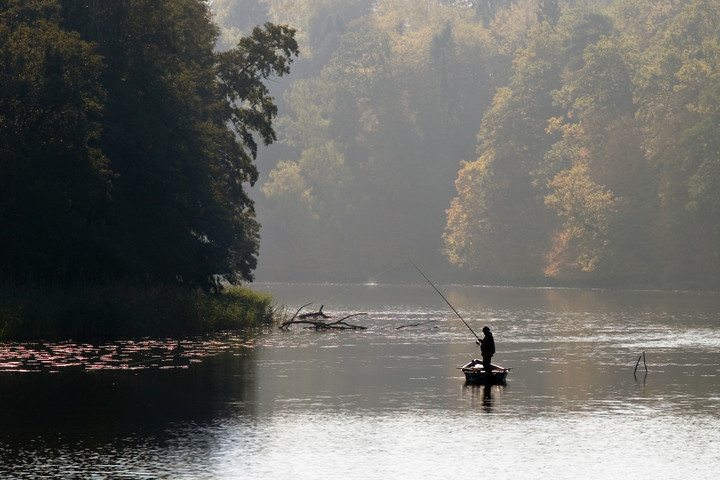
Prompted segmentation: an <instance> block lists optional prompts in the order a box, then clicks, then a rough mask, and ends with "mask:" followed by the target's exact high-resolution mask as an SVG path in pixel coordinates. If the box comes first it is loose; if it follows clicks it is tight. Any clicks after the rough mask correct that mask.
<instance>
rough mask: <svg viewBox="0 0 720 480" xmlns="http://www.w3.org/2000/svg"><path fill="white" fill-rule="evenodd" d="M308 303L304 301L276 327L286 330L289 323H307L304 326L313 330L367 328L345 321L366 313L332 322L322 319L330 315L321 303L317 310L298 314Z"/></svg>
mask: <svg viewBox="0 0 720 480" xmlns="http://www.w3.org/2000/svg"><path fill="white" fill-rule="evenodd" d="M308 305H311V304H310V303H306V304H305V305H303V306H302V307H300V308H299V309H298V311H297V312H295V315H293V316H292V318H291V319H290V320H288V321H286V322H283V323H282V324H281V325H280V327H278V328H279V329H280V330H288V329H289V328H290V325H308V326H307V327H306V328H314V329H315V330H367V327H363V326H362V325H351V324H349V323H347V322H345V320H347V319H348V318H352V317H356V316H358V315H367V313H354V314H352V315H347V316H345V317H343V318H341V319H340V320H335V321H334V322H326V321H324V320H326V319H331V318H332V317H331V316H329V315H326V314H325V313H323V311H322V309H323V307H324V305H322V306H321V307H320V309H319V310H318V311H317V312H310V313H305V314H302V315H300V316H298V313H300V310H302V309H303V308H305V307H307V306H308Z"/></svg>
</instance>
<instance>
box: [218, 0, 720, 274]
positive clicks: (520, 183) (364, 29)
mask: <svg viewBox="0 0 720 480" xmlns="http://www.w3.org/2000/svg"><path fill="white" fill-rule="evenodd" d="M232 1H233V0H224V1H223V2H222V3H224V4H228V3H232ZM263 3H264V4H265V5H267V14H268V15H269V17H270V18H271V19H273V20H274V21H277V20H281V19H282V20H288V19H292V21H293V22H294V23H295V24H296V25H298V28H299V33H298V38H300V39H301V42H300V43H301V49H302V50H303V52H306V53H307V55H306V59H312V60H305V62H306V63H304V64H303V65H302V67H301V68H299V70H300V71H302V75H301V76H299V77H295V78H294V79H293V81H292V82H290V84H289V85H288V89H287V91H286V94H285V96H284V102H285V107H286V109H285V111H286V112H287V114H286V115H285V116H283V117H282V118H280V119H279V122H278V138H279V139H280V140H281V141H282V147H281V148H276V149H275V150H273V151H274V152H277V158H274V159H272V160H271V161H270V162H269V163H270V167H266V170H265V176H263V177H261V179H262V180H261V183H262V191H263V193H264V197H259V198H258V205H259V208H260V209H262V216H263V218H264V224H265V228H266V230H265V232H266V234H265V242H264V244H263V248H267V250H266V252H268V256H267V257H265V258H266V259H268V260H263V262H266V263H264V264H265V265H267V267H265V268H266V270H265V273H266V274H267V275H268V277H271V278H286V279H291V278H298V277H299V278H304V279H308V278H312V279H328V278H330V279H333V280H343V279H353V280H366V279H367V278H368V277H369V276H370V275H371V274H373V273H376V272H378V271H381V270H383V268H384V266H386V265H388V264H390V263H392V262H393V261H397V260H398V259H401V258H404V257H406V256H408V255H410V256H417V257H423V258H424V259H425V261H427V262H429V263H431V265H432V268H436V269H440V268H442V267H443V264H444V260H443V259H442V254H444V255H445V259H446V260H449V262H450V264H451V265H455V266H459V267H461V270H454V271H451V270H447V271H448V272H451V273H452V274H453V275H455V277H450V278H462V279H471V280H473V281H479V282H488V283H510V284H517V283H522V284H547V283H551V284H555V283H566V284H578V283H580V284H593V285H618V286H621V285H625V286H628V285H632V286H638V285H639V286H672V287H692V288H717V287H718V286H720V273H718V272H720V253H718V249H717V245H718V244H720V243H719V242H720V237H719V235H720V228H719V227H718V225H720V222H718V212H719V211H720V209H719V208H718V205H719V204H718V201H719V200H720V197H719V196H718V194H717V192H718V191H720V189H718V182H719V178H720V177H719V176H718V172H719V171H720V169H718V168H717V163H718V162H717V158H718V155H720V150H719V149H718V141H717V138H718V135H717V133H718V132H717V125H718V123H717V116H718V109H717V108H716V105H717V100H718V91H720V90H718V82H717V79H718V72H719V71H720V65H719V64H718V58H720V56H719V55H718V51H719V50H718V45H719V38H718V31H720V29H718V26H719V25H718V23H717V22H718V18H720V2H718V1H717V0H690V1H687V2H677V1H673V0H663V1H655V0H637V1H636V0H596V1H589V2H576V1H554V0H553V1H550V0H545V1H539V0H507V1H499V2H489V3H488V2H452V1H437V0H424V1H419V2H406V1H401V0H382V1H370V0H365V1H363V0H356V1H351V0H347V1H343V2H338V5H341V7H338V9H337V10H335V11H332V10H330V9H328V8H326V6H327V2H318V1H308V0H283V1H281V0H266V1H264V2H263ZM322 19H324V21H323V20H322ZM453 181H454V186H453Z"/></svg>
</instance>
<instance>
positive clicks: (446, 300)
mask: <svg viewBox="0 0 720 480" xmlns="http://www.w3.org/2000/svg"><path fill="white" fill-rule="evenodd" d="M408 261H409V262H410V263H411V264H412V266H413V267H415V269H416V270H417V271H418V272H420V275H422V276H423V278H424V279H425V280H427V282H428V283H429V284H430V286H431V287H433V288H434V289H435V291H436V292H437V293H438V295H440V296H441V297H442V299H443V300H445V303H447V304H448V307H450V308H452V311H453V312H455V315H457V316H458V318H459V319H460V320H462V322H463V323H464V324H465V326H466V327H467V328H468V330H470V332H472V334H473V335H475V338H476V339H477V340H476V341H475V343H476V344H477V345H480V342H481V341H482V340H480V337H478V336H477V333H475V331H474V330H473V329H472V328H470V325H468V323H467V322H466V321H465V319H464V318H463V317H462V316H461V315H460V314H459V313H458V311H457V310H455V307H453V306H452V304H451V303H450V302H448V299H447V298H445V295H443V294H442V293H441V292H440V290H438V288H437V287H436V286H435V284H434V283H433V282H431V281H430V279H429V278H428V277H427V275H425V274H424V273H423V271H422V270H420V267H418V266H417V265H415V262H413V261H412V260H410V259H409V258H408Z"/></svg>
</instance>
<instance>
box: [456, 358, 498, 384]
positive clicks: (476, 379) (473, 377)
mask: <svg viewBox="0 0 720 480" xmlns="http://www.w3.org/2000/svg"><path fill="white" fill-rule="evenodd" d="M459 368H460V370H462V372H463V373H464V374H465V381H466V382H467V383H480V384H490V385H504V384H505V382H506V380H507V376H508V373H510V369H509V368H505V367H502V366H500V365H495V364H492V373H491V374H490V375H487V374H486V373H485V369H484V368H483V364H482V360H477V359H474V360H471V361H470V362H468V363H466V364H465V365H463V366H462V367H459Z"/></svg>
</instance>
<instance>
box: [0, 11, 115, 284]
mask: <svg viewBox="0 0 720 480" xmlns="http://www.w3.org/2000/svg"><path fill="white" fill-rule="evenodd" d="M59 12H60V8H59V6H58V5H57V4H56V3H55V2H50V1H48V2H40V1H33V2H27V1H14V0H13V1H5V2H3V4H2V8H1V9H0V52H2V53H0V57H1V58H2V61H0V91H2V92H3V93H2V96H0V265H1V266H2V267H0V268H1V270H0V276H4V277H6V278H7V279H10V280H16V281H17V280H26V279H28V278H31V279H34V280H36V281H65V280H66V279H67V278H68V277H74V276H79V275H84V274H85V273H87V272H88V271H90V270H94V269H96V267H97V265H98V263H99V262H101V261H102V260H101V259H102V256H103V254H104V253H105V248H104V246H102V245H100V244H101V243H102V241H103V240H104V239H105V238H106V237H105V235H106V232H105V225H104V223H103V221H102V218H101V217H102V212H103V208H104V206H105V205H106V202H107V200H108V194H109V190H110V179H111V173H110V171H109V168H108V160H107V157H106V156H105V155H104V154H103V152H102V151H101V150H100V149H99V138H100V132H101V127H100V118H101V117H100V115H101V112H102V103H103V101H104V97H105V91H104V89H103V86H102V85H101V82H100V75H101V71H102V60H101V58H100V56H99V55H98V54H97V53H96V52H95V50H94V48H93V46H92V45H91V44H90V43H88V42H85V41H83V40H81V38H80V36H79V35H78V34H77V33H74V32H69V31H66V30H64V29H63V28H61V26H60V25H59V23H58V14H59Z"/></svg>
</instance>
